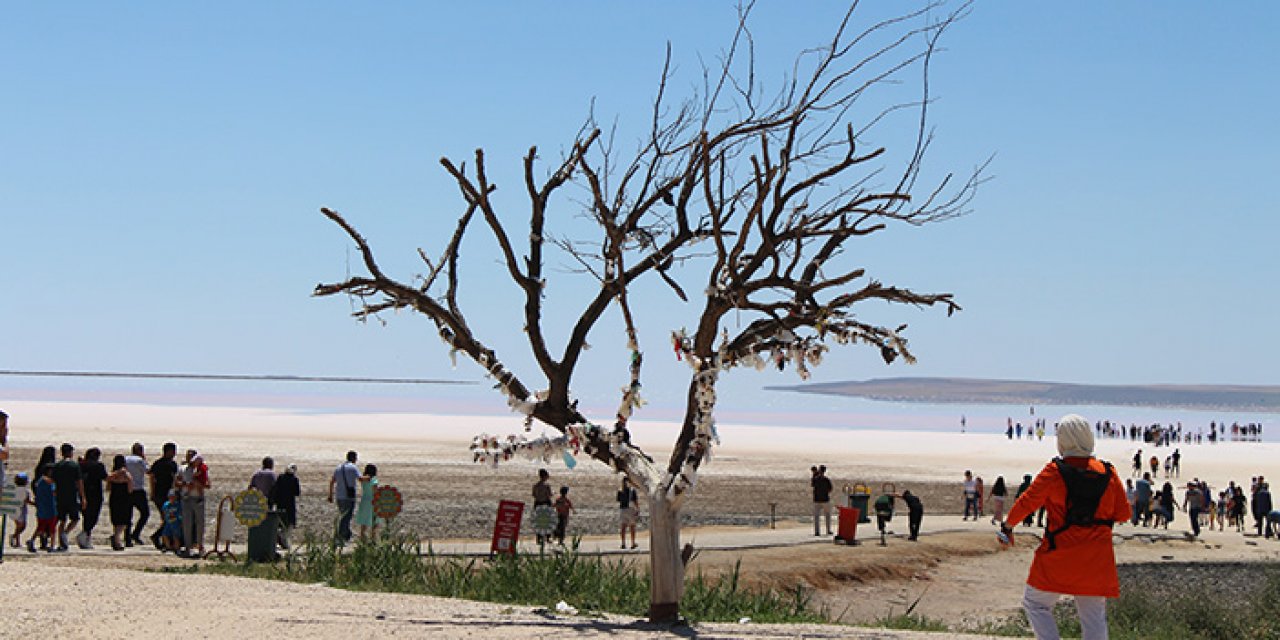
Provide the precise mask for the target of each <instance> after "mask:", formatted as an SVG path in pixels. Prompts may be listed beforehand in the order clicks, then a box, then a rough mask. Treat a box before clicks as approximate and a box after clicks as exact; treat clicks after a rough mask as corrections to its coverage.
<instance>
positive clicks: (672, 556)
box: [649, 493, 684, 623]
mask: <svg viewBox="0 0 1280 640" xmlns="http://www.w3.org/2000/svg"><path fill="white" fill-rule="evenodd" d="M649 573H650V577H651V586H650V589H649V621H650V622H660V623H673V622H677V621H679V619H680V596H681V595H683V594H684V561H683V560H681V558H680V509H679V507H678V506H676V505H673V504H671V502H670V501H668V500H667V496H666V494H664V493H655V494H650V496H649Z"/></svg>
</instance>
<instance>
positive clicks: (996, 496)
mask: <svg viewBox="0 0 1280 640" xmlns="http://www.w3.org/2000/svg"><path fill="white" fill-rule="evenodd" d="M1007 495H1009V490H1008V489H1006V488H1005V486H1004V476H997V477H996V483H995V484H994V485H992V486H991V524H999V523H1001V522H1004V498H1005V496H1007Z"/></svg>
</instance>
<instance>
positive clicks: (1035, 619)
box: [1022, 585, 1107, 640]
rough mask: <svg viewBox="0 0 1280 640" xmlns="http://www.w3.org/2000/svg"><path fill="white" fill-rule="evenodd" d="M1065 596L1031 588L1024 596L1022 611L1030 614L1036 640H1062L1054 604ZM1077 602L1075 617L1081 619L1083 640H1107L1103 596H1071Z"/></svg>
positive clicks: (1105, 604)
mask: <svg viewBox="0 0 1280 640" xmlns="http://www.w3.org/2000/svg"><path fill="white" fill-rule="evenodd" d="M1061 595H1062V594H1058V593H1051V592H1049V591H1041V590H1039V589H1037V588H1035V587H1033V586H1031V585H1027V590H1026V591H1025V592H1023V594H1022V608H1023V609H1024V610H1026V612H1027V620H1028V621H1030V622H1031V630H1032V631H1035V633H1036V639H1037V640H1059V637H1060V636H1059V635H1058V623H1057V622H1055V621H1054V619H1053V605H1055V604H1057V602H1058V598H1060V597H1061ZM1071 597H1073V598H1075V599H1076V615H1078V616H1080V638H1081V640H1107V599H1106V598H1104V597H1102V596H1071Z"/></svg>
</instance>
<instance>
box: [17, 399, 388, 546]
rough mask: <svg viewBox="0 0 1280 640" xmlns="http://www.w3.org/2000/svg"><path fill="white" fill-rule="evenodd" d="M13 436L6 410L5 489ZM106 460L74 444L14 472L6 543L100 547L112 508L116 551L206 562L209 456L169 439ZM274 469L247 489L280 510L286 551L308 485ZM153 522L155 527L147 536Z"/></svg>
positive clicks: (49, 450)
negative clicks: (142, 550) (139, 550)
mask: <svg viewBox="0 0 1280 640" xmlns="http://www.w3.org/2000/svg"><path fill="white" fill-rule="evenodd" d="M8 435H9V416H8V414H6V413H4V412H3V411H0V485H4V483H5V482H6V479H7V478H8V476H7V475H6V471H7V470H6V464H7V463H8V462H9V443H8ZM107 459H108V458H107V457H106V456H104V455H103V452H102V450H101V449H100V448H99V447H89V448H88V449H86V450H84V451H83V453H80V452H79V450H78V449H77V447H76V446H75V445H74V444H72V443H69V442H64V443H62V444H61V446H56V447H55V446H54V445H49V446H46V447H44V448H43V450H42V451H41V452H40V456H39V459H38V461H37V462H36V464H35V466H34V468H32V470H31V472H30V473H27V472H26V471H21V472H18V473H15V474H13V475H12V478H11V480H12V485H13V495H12V497H11V500H12V502H13V504H14V510H13V514H12V517H11V518H10V520H11V525H12V528H11V529H10V531H9V534H8V536H7V538H8V539H7V540H0V544H8V545H9V546H11V547H13V548H23V547H25V548H26V549H27V551H29V552H32V553H35V552H37V551H45V552H48V553H61V552H66V551H67V550H68V549H69V548H70V546H71V544H72V543H73V542H74V544H76V546H78V547H79V548H81V549H93V548H94V534H95V530H97V529H98V524H99V521H100V519H101V518H102V515H103V513H102V511H103V507H106V516H107V521H108V522H109V523H110V534H109V535H108V536H107V539H108V540H109V542H110V545H111V548H112V549H113V550H116V551H120V550H124V549H126V548H129V547H145V546H148V545H150V546H154V547H155V548H156V549H158V550H159V551H161V552H172V553H174V554H175V555H178V556H181V557H190V558H201V557H204V555H205V541H206V537H207V536H206V529H207V527H206V512H207V510H208V509H207V506H206V504H205V497H206V495H207V493H208V492H209V490H210V488H211V487H212V486H213V483H212V480H211V476H210V473H209V465H208V464H206V462H205V459H204V456H202V455H201V454H200V452H198V451H196V450H195V449H187V450H186V453H185V455H184V456H183V457H182V460H181V462H179V459H178V445H177V443H174V442H166V443H164V445H163V446H162V447H161V454H160V457H158V458H155V459H153V460H149V459H148V457H147V450H146V447H145V446H144V445H143V444H142V443H141V442H135V443H133V445H132V446H131V447H129V450H128V452H127V453H126V452H120V453H115V454H112V455H111V456H110V458H109V460H110V464H109V465H108V464H107V462H106V460H107ZM274 467H275V462H274V460H272V458H270V457H267V458H264V459H263V460H262V468H261V469H259V470H258V471H256V472H255V473H254V474H253V476H252V477H251V478H250V479H249V482H248V484H247V487H249V488H255V489H257V490H258V491H260V492H261V493H262V494H263V496H265V497H266V499H267V503H268V508H269V509H272V510H274V511H275V512H276V513H277V515H278V517H279V518H280V523H281V527H280V535H279V540H278V542H279V543H280V544H281V545H282V546H283V547H285V548H287V547H288V544H289V542H288V540H289V532H290V531H291V530H292V529H293V528H294V527H295V526H296V525H297V506H298V502H297V500H298V497H299V496H300V495H301V494H302V490H301V483H300V482H299V480H298V476H297V467H296V466H295V465H289V466H288V467H287V469H286V470H285V472H284V473H281V474H277V473H276V472H275V469H274ZM370 467H372V465H370ZM375 474H376V470H375ZM374 480H375V482H376V478H374ZM370 493H371V492H370ZM32 521H34V526H32V525H31V522H32ZM149 522H155V523H156V526H155V528H154V529H153V530H151V531H150V533H146V527H147V524H148V523H149ZM144 533H146V538H145V539H144V537H143V536H144ZM24 534H26V539H25V541H24V539H23V538H24Z"/></svg>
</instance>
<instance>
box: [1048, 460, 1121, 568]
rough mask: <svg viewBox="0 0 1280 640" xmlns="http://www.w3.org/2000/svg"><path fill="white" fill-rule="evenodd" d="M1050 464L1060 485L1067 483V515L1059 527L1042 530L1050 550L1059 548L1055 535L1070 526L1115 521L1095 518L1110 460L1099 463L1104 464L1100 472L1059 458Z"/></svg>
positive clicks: (1107, 481) (1108, 474)
mask: <svg viewBox="0 0 1280 640" xmlns="http://www.w3.org/2000/svg"><path fill="white" fill-rule="evenodd" d="M1053 463H1054V464H1055V465H1057V467H1058V473H1059V474H1060V475H1061V476H1062V482H1063V484H1066V485H1067V515H1066V521H1065V522H1063V523H1062V526H1060V527H1058V528H1057V529H1052V530H1047V531H1045V539H1046V540H1048V541H1049V550H1050V551H1052V550H1054V549H1057V548H1058V547H1057V544H1056V543H1055V541H1054V538H1056V537H1057V536H1058V534H1060V533H1062V532H1063V531H1066V530H1067V529H1070V528H1071V527H1096V526H1107V527H1111V526H1112V525H1113V524H1114V523H1113V522H1112V521H1110V520H1100V519H1098V518H1097V517H1095V515H1096V514H1097V513H1098V504H1099V503H1101V502H1102V495H1103V494H1105V493H1106V492H1107V487H1108V486H1109V485H1110V484H1111V474H1112V468H1111V463H1110V462H1103V463H1102V464H1103V465H1104V466H1105V467H1106V471H1105V472H1103V473H1098V472H1097V471H1094V470H1093V469H1089V468H1085V469H1080V468H1078V467H1073V466H1071V465H1069V464H1067V463H1066V462H1064V461H1063V460H1062V458H1054V459H1053Z"/></svg>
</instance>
